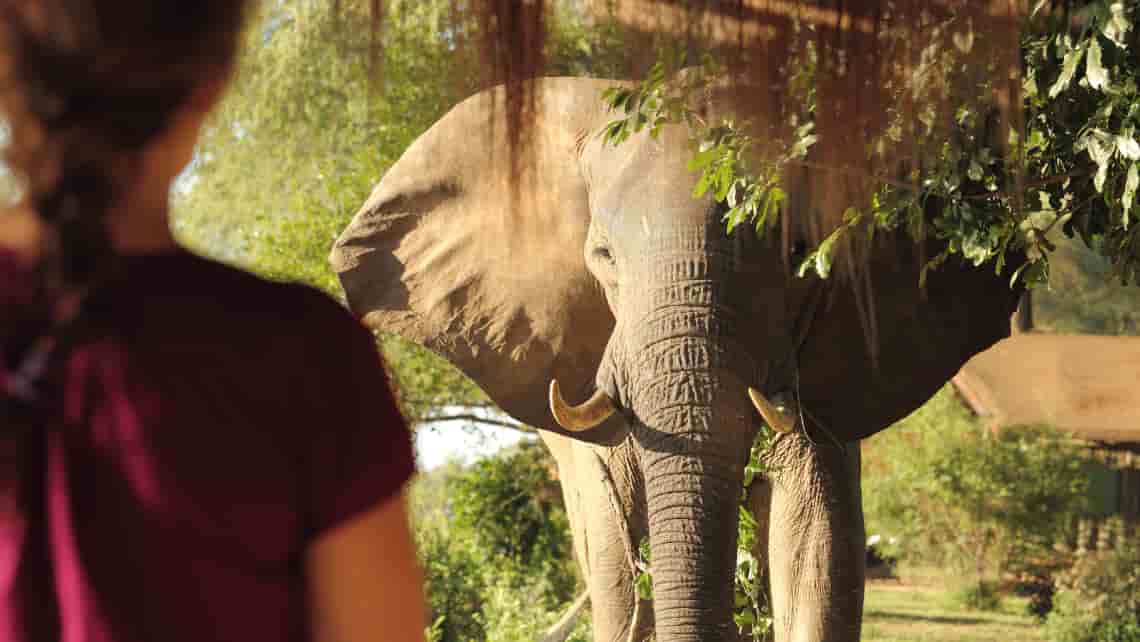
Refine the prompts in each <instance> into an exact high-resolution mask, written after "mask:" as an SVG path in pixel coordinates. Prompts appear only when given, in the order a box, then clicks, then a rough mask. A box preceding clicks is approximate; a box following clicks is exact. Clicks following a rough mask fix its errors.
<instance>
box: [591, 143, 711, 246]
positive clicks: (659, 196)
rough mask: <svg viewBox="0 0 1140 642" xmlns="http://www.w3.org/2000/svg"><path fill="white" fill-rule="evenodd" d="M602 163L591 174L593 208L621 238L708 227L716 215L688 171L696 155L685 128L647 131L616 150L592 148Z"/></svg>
mask: <svg viewBox="0 0 1140 642" xmlns="http://www.w3.org/2000/svg"><path fill="white" fill-rule="evenodd" d="M591 145H592V146H593V149H592V150H591V151H592V153H594V154H596V158H597V162H596V163H594V164H593V168H592V171H591V172H590V177H591V184H590V208H591V211H592V212H594V214H595V216H596V217H598V219H599V221H600V222H601V223H603V224H604V225H606V226H607V227H608V228H609V229H610V230H611V231H612V232H614V233H615V234H618V235H622V236H629V235H632V236H642V235H645V234H646V233H648V232H650V231H651V230H655V229H659V228H661V227H675V226H685V225H703V224H704V223H705V222H706V221H707V220H708V217H709V216H710V214H711V212H712V202H711V200H710V199H709V198H707V197H703V198H699V199H698V198H693V187H694V186H695V184H696V179H697V175H696V174H695V173H693V172H690V171H689V169H688V159H689V156H690V153H691V150H692V146H691V144H690V142H689V139H688V136H687V134H686V133H685V131H684V130H683V129H682V128H680V127H665V128H662V130H661V132H660V134H659V135H658V136H657V137H654V136H651V135H650V133H649V132H648V130H643V131H642V132H640V133H638V134H636V135H634V136H632V137H630V139H629V140H628V141H626V142H624V143H622V144H620V145H617V146H613V145H609V144H606V143H605V142H603V141H601V140H598V141H594V142H592V143H591Z"/></svg>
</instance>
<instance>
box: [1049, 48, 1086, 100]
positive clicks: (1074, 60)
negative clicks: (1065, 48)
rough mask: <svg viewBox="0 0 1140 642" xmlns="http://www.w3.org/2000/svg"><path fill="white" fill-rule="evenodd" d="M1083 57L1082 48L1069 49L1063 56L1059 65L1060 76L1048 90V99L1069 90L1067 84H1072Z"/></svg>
mask: <svg viewBox="0 0 1140 642" xmlns="http://www.w3.org/2000/svg"><path fill="white" fill-rule="evenodd" d="M1084 55H1085V50H1084V48H1083V47H1076V48H1073V49H1070V50H1069V52H1068V53H1066V54H1065V62H1064V64H1062V65H1061V75H1060V76H1058V77H1057V82H1055V83H1053V86H1052V87H1050V88H1049V97H1050V98H1056V97H1057V96H1059V95H1060V94H1061V92H1063V91H1065V90H1066V89H1068V88H1069V83H1071V82H1073V76H1075V75H1076V74H1077V65H1079V64H1081V58H1082V57H1083V56H1084Z"/></svg>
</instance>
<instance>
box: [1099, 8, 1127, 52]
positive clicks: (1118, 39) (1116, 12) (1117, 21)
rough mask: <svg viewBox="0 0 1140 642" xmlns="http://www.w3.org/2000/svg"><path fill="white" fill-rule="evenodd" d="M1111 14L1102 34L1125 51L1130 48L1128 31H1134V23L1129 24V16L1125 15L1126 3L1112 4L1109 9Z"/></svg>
mask: <svg viewBox="0 0 1140 642" xmlns="http://www.w3.org/2000/svg"><path fill="white" fill-rule="evenodd" d="M1109 12H1110V14H1111V17H1110V18H1109V19H1108V20H1107V21H1105V23H1104V26H1103V27H1101V33H1103V34H1104V37H1105V38H1108V39H1109V40H1111V41H1112V42H1113V43H1114V44H1115V45H1116V46H1117V47H1120V48H1122V49H1125V48H1127V47H1128V42H1127V40H1126V36H1127V35H1128V31H1129V30H1130V29H1132V23H1131V22H1129V20H1128V18H1127V16H1125V15H1124V3H1123V2H1114V3H1112V5H1111V6H1110V7H1109Z"/></svg>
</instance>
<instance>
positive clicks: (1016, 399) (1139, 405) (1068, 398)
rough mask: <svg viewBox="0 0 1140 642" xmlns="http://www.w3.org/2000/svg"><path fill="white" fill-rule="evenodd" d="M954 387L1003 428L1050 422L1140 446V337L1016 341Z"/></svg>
mask: <svg viewBox="0 0 1140 642" xmlns="http://www.w3.org/2000/svg"><path fill="white" fill-rule="evenodd" d="M954 385H955V387H956V388H957V389H958V391H959V392H960V393H961V394H962V397H963V398H964V399H965V400H966V402H967V403H968V404H969V405H970V406H971V408H973V410H974V412H975V413H977V414H978V415H979V416H982V417H986V418H988V419H989V421H991V422H992V423H993V425H995V426H997V427H1000V426H1012V425H1024V424H1041V423H1043V424H1049V425H1051V426H1053V427H1055V428H1057V429H1059V430H1062V431H1065V432H1069V433H1072V434H1073V436H1075V437H1077V438H1079V439H1084V440H1088V441H1096V442H1103V443H1106V444H1113V445H1116V444H1120V445H1124V444H1140V337H1106V336H1095V335H1061V334H1037V333H1030V334H1019V335H1015V336H1013V337H1011V338H1009V339H1006V340H1004V341H1001V342H999V343H997V344H996V345H994V346H993V347H992V348H990V349H989V350H987V351H985V352H983V353H981V354H979V355H977V356H975V357H974V358H973V359H971V360H970V361H969V362H967V363H966V365H965V366H964V367H963V368H962V370H961V371H960V372H959V373H958V374H957V375H956V376H955V377H954Z"/></svg>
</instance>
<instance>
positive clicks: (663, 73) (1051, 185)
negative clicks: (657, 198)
mask: <svg viewBox="0 0 1140 642" xmlns="http://www.w3.org/2000/svg"><path fill="white" fill-rule="evenodd" d="M1046 4H1048V3H1047V2H1044V1H1042V2H1038V3H1037V7H1036V8H1035V10H1034V12H1033V13H1032V14H1031V15H1030V16H1029V17H1028V18H1027V19H1026V24H1025V28H1024V30H1023V34H1024V35H1023V38H1022V47H1021V50H1022V58H1023V65H1024V68H1025V69H1024V73H1023V76H1024V82H1023V83H1022V91H1021V95H1022V96H1023V97H1024V105H1023V110H1021V114H1022V117H1023V119H1024V126H1023V127H1017V126H1016V125H1017V123H1016V121H1014V120H1009V119H1005V120H1003V119H1001V118H998V115H999V114H998V112H997V111H996V109H995V106H994V104H993V97H994V96H1000V95H1001V91H1002V85H1003V83H1006V81H1007V79H1006V78H1003V77H1002V76H1001V74H1000V71H1001V69H1000V68H999V67H997V66H993V65H991V66H990V67H988V68H987V69H988V72H989V75H987V76H983V78H982V79H981V81H978V80H977V75H976V72H975V70H973V69H972V67H971V64H968V63H967V62H966V60H967V58H966V56H968V55H969V54H970V52H971V50H972V49H973V48H974V47H975V43H976V42H977V39H979V38H984V37H986V35H987V34H984V33H976V32H975V31H974V29H973V27H972V26H971V25H970V24H969V22H968V21H966V20H963V19H961V17H960V16H958V15H954V14H953V13H951V14H950V15H949V16H947V17H945V18H943V19H942V23H941V24H937V25H936V26H935V27H933V28H932V29H931V30H930V34H931V38H930V41H929V43H928V44H927V45H926V47H925V49H924V50H923V52H922V56H921V63H920V64H918V65H917V66H915V67H914V68H913V69H912V70H909V71H908V73H907V76H906V79H905V82H902V83H900V84H899V85H898V86H897V87H896V88H895V89H894V92H895V102H896V107H894V108H892V109H891V112H890V114H891V115H890V118H888V120H887V125H886V127H885V128H884V130H883V131H882V133H881V135H880V136H879V138H878V139H877V140H875V141H874V142H873V143H872V144H871V145H869V147H868V149H867V151H866V153H867V160H868V164H869V165H870V164H871V163H870V162H871V161H873V160H876V159H879V160H885V161H887V163H886V164H887V165H891V164H893V165H895V170H894V171H893V173H892V174H889V175H886V174H884V175H868V176H867V178H868V180H870V181H871V182H872V183H875V182H878V183H879V185H878V187H876V188H874V189H873V190H872V193H873V197H872V198H871V200H870V202H851V203H848V204H846V205H845V206H844V208H845V209H844V210H843V213H842V216H841V217H839V216H836V217H832V218H833V220H839V221H841V223H840V224H839V225H838V226H837V227H835V228H834V229H833V230H832V231H831V233H830V234H827V235H825V236H824V237H823V239H822V241H821V242H820V243H819V245H818V246H817V247H816V248H815V249H814V251H813V252H812V253H811V254H810V255H808V256H807V258H806V259H805V260H804V262H803V264H802V265H801V268H800V270H799V272H800V274H801V275H802V274H804V273H806V272H808V271H814V272H816V273H818V274H819V275H820V276H823V277H825V278H826V277H827V276H828V274H829V272H830V266H831V262H832V258H831V257H832V254H833V253H834V251H835V249H836V247H838V241H839V240H840V239H841V238H842V237H844V236H845V235H847V234H849V233H850V232H852V231H853V230H855V229H863V230H866V232H867V234H869V235H871V236H873V235H874V234H875V232H876V231H878V230H886V231H890V230H894V229H899V228H903V229H906V230H908V231H909V232H910V233H911V235H912V236H913V237H915V239H916V240H921V239H923V238H928V237H930V236H933V237H934V238H937V239H939V240H940V241H942V242H943V243H944V244H945V250H944V252H943V253H941V254H940V255H938V256H936V257H933V258H932V259H931V260H930V261H929V263H928V264H927V267H929V268H934V267H937V266H938V265H939V264H941V263H942V262H944V261H946V260H947V259H948V258H950V257H952V256H960V257H962V258H963V259H965V260H968V261H970V262H971V263H973V264H974V265H983V264H989V265H992V266H993V267H994V269H995V270H996V271H997V272H998V273H999V274H1003V273H1005V268H1006V265H1007V264H1008V263H1010V262H1013V261H1016V263H1015V264H1014V265H1016V266H1017V269H1016V270H1015V271H1014V274H1013V280H1012V281H1011V285H1012V284H1013V283H1014V282H1016V281H1018V280H1021V281H1023V282H1024V283H1026V284H1028V285H1029V286H1034V285H1038V284H1041V283H1044V282H1046V281H1047V278H1048V266H1049V262H1048V258H1049V253H1050V252H1052V251H1053V250H1054V249H1055V246H1054V244H1053V243H1052V242H1051V241H1050V240H1049V232H1050V231H1052V230H1053V229H1054V228H1057V227H1059V228H1062V229H1063V230H1064V231H1065V233H1066V234H1068V235H1070V236H1073V235H1076V236H1079V238H1081V240H1083V241H1084V242H1085V243H1086V244H1087V245H1088V246H1089V247H1091V248H1093V249H1094V250H1096V251H1097V252H1099V253H1101V254H1103V255H1104V256H1105V257H1107V258H1108V259H1109V261H1110V262H1111V263H1112V265H1113V266H1114V268H1115V273H1116V274H1117V275H1118V276H1119V277H1121V278H1122V280H1123V281H1124V282H1129V281H1131V280H1132V279H1133V277H1134V276H1135V273H1136V270H1137V268H1138V267H1140V251H1138V250H1140V247H1138V246H1137V241H1136V234H1135V229H1136V228H1135V226H1134V221H1135V214H1134V209H1135V207H1136V203H1137V192H1138V188H1140V139H1138V136H1137V128H1138V126H1140V94H1138V92H1140V89H1138V87H1140V77H1138V76H1140V64H1138V63H1140V54H1138V52H1137V44H1136V41H1137V37H1136V29H1134V27H1133V22H1134V21H1135V19H1136V14H1137V4H1136V3H1135V2H1121V1H1117V0H1090V1H1086V2H1077V3H1067V4H1065V5H1064V8H1063V9H1054V10H1049V9H1047V8H1045V5H1046ZM1070 6H1074V7H1076V8H1074V9H1072V10H1070ZM889 37H891V36H890V34H887V35H885V36H884V38H889ZM810 45H811V42H808V43H807V45H805V46H804V47H802V48H801V49H800V50H799V51H794V52H793V53H794V54H795V55H797V56H798V57H797V58H796V59H795V62H794V63H793V64H792V65H791V66H792V67H793V68H794V69H795V71H794V72H793V73H789V74H787V82H786V85H787V92H788V93H789V94H791V95H792V97H793V101H792V102H793V104H795V103H796V101H799V104H798V107H799V108H798V109H791V110H788V113H787V114H785V115H784V118H786V119H787V121H788V122H786V123H784V125H786V126H785V127H784V128H783V129H784V131H787V132H791V134H790V135H788V136H786V137H785V138H784V139H783V145H784V151H783V152H780V153H775V154H772V153H770V152H769V153H768V154H766V155H762V156H761V160H759V161H757V160H752V161H751V162H749V160H748V158H747V156H746V152H747V151H748V149H749V148H750V147H753V146H755V145H757V144H758V141H759V140H761V136H764V137H767V136H768V132H767V131H763V132H760V133H758V132H757V131H756V130H755V129H754V128H753V129H752V130H749V125H750V124H752V123H750V121H749V120H748V116H749V115H748V114H740V115H738V116H730V117H725V118H724V119H722V120H720V121H714V122H706V121H705V120H703V119H702V118H701V117H700V114H701V107H700V106H699V105H697V104H695V103H694V101H693V100H692V98H693V97H694V96H700V95H701V91H700V90H701V89H702V88H703V87H707V86H708V84H709V83H710V82H711V81H712V80H715V79H719V78H720V76H721V74H720V73H719V71H718V70H719V66H718V65H717V63H716V58H715V57H712V56H709V55H708V54H707V53H706V54H704V56H703V57H702V58H701V59H700V60H699V65H700V67H699V70H698V71H697V72H690V73H688V74H687V75H682V76H681V77H680V78H679V80H677V81H674V82H672V83H668V82H666V77H667V76H668V73H669V72H670V71H675V70H676V69H678V68H680V66H681V64H684V61H685V59H684V58H683V57H676V56H675V55H669V54H668V53H667V54H665V55H664V57H663V59H662V61H661V62H660V63H659V64H658V66H657V67H655V68H654V70H653V71H652V72H651V73H650V74H649V76H648V77H647V78H646V79H645V80H644V81H642V82H641V83H640V84H639V85H638V86H637V87H634V88H632V89H624V88H615V89H614V90H612V91H611V92H610V93H609V94H607V96H606V98H607V103H608V105H609V107H610V108H611V109H612V110H615V111H617V112H619V114H618V118H617V119H616V120H614V121H612V122H611V123H610V125H608V126H607V127H606V129H605V130H604V131H603V136H604V137H605V138H606V139H607V141H609V142H611V143H614V144H620V143H621V142H622V141H624V140H625V139H627V138H628V137H629V136H630V135H631V134H632V133H635V132H638V131H641V130H642V129H645V128H648V129H649V131H650V133H651V134H654V133H655V132H656V131H658V130H659V129H660V128H661V127H662V126H663V125H664V124H667V123H674V124H683V125H685V126H686V127H687V128H688V129H689V132H690V138H691V140H692V142H693V145H694V148H695V149H694V155H693V160H692V162H691V164H690V167H691V169H693V170H694V171H698V172H700V176H699V177H698V178H697V179H696V181H697V188H696V190H695V192H694V194H695V195H696V196H702V195H704V194H705V193H706V192H709V193H711V194H712V195H713V198H714V200H716V201H718V202H721V203H724V204H725V205H726V209H725V222H726V226H727V227H728V228H729V230H731V229H732V228H734V227H735V226H737V225H739V224H740V223H743V222H748V223H751V224H752V225H754V226H755V227H756V230H757V232H758V233H764V231H765V230H766V229H767V228H769V227H771V226H772V225H773V224H774V223H775V222H776V219H777V217H778V216H779V215H780V214H781V210H782V208H781V206H780V204H781V203H782V202H783V201H784V199H785V194H786V192H785V189H784V188H782V187H781V178H782V175H783V174H784V172H785V171H786V169H787V168H788V167H789V166H791V165H795V164H803V163H810V161H811V160H812V157H811V154H810V148H811V147H812V146H813V145H814V144H816V143H817V142H819V139H818V136H817V134H816V133H815V132H813V128H812V119H813V118H814V116H815V112H816V109H817V105H816V104H815V95H814V94H813V93H812V91H811V90H810V89H805V87H808V88H810V87H811V84H812V80H811V76H812V74H813V73H814V72H813V69H814V67H815V65H816V62H817V61H816V54H815V53H814V49H813V48H812V47H811V46H810ZM675 60H681V61H682V62H681V64H677V63H676V62H674V61H675ZM710 61H711V62H710ZM694 62H696V61H694ZM805 74H806V75H807V76H808V78H807V79H806V83H805V78H804V76H805ZM693 78H696V79H697V82H696V83H694V82H693ZM932 83H936V84H937V85H939V87H940V89H941V90H942V91H939V92H934V93H933V94H931V97H927V98H925V101H926V102H923V100H924V98H923V95H924V94H925V93H927V92H929V91H930V89H931V86H932ZM694 84H695V85H696V86H694ZM943 93H946V94H947V95H948V96H949V98H950V100H951V101H954V102H955V105H954V109H952V110H951V113H952V114H953V122H952V123H950V124H949V127H948V128H947V127H946V124H945V123H943V122H941V120H940V114H941V110H944V107H945V106H944V105H941V104H940V103H935V102H934V101H935V100H937V101H944V100H945V97H944V96H943ZM908 101H909V102H911V103H913V102H915V101H917V103H918V106H917V107H913V108H911V109H902V108H901V105H903V104H904V103H907V102H908ZM738 121H739V122H738ZM1007 121H1008V122H1007ZM1003 126H1004V127H1005V129H1004V130H1003V129H1002V127H1003ZM904 139H905V140H913V139H918V140H922V141H926V142H925V143H924V144H923V145H921V146H919V147H918V148H917V152H916V153H917V154H919V155H920V157H919V158H909V159H903V160H900V159H895V158H894V156H893V155H892V154H893V149H894V148H895V147H899V146H900V145H902V143H903V141H904ZM880 157H881V158H880ZM892 159H894V160H892ZM821 169H822V170H824V171H835V172H843V171H847V169H846V168H841V167H834V168H821ZM710 190H711V191H710ZM800 214H803V213H802V212H801V213H800ZM924 274H925V271H924Z"/></svg>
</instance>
